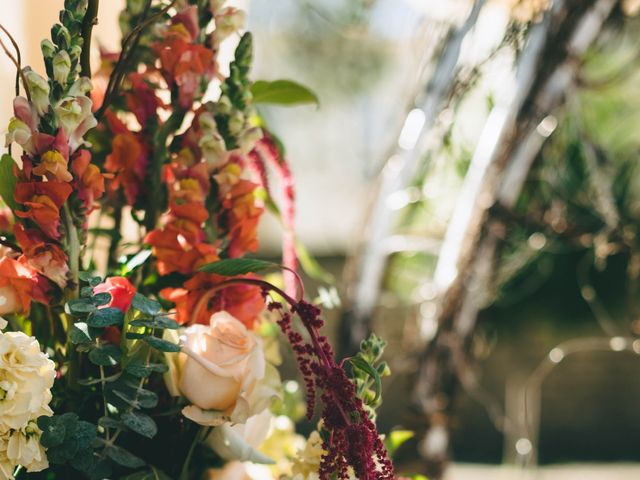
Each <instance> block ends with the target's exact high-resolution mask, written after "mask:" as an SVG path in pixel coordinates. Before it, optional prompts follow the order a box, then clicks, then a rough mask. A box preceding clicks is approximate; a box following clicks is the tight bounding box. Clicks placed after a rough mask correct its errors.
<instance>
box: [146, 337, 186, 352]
mask: <svg viewBox="0 0 640 480" xmlns="http://www.w3.org/2000/svg"><path fill="white" fill-rule="evenodd" d="M142 340H143V341H145V342H147V343H148V344H149V345H151V346H152V347H153V348H155V349H156V350H160V351H161V352H179V351H180V345H178V344H177V343H173V342H169V341H167V340H163V339H162V338H158V337H144V338H143V339H142Z"/></svg>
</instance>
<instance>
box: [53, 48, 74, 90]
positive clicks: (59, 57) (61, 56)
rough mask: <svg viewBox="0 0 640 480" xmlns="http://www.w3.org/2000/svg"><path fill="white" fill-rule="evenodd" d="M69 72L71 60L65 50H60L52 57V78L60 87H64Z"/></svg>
mask: <svg viewBox="0 0 640 480" xmlns="http://www.w3.org/2000/svg"><path fill="white" fill-rule="evenodd" d="M70 71H71V58H69V54H68V53H67V52H66V51H65V50H60V51H59V52H58V53H56V56H55V57H53V78H54V80H55V81H56V82H58V83H59V84H60V85H65V84H66V83H67V79H68V78H69V72H70Z"/></svg>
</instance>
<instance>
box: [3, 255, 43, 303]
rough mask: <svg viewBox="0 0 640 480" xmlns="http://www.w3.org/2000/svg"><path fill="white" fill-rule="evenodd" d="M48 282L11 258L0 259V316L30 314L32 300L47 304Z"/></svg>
mask: <svg viewBox="0 0 640 480" xmlns="http://www.w3.org/2000/svg"><path fill="white" fill-rule="evenodd" d="M46 289H47V285H46V281H45V280H44V279H42V278H41V277H39V276H38V274H37V272H36V271H35V270H33V269H32V268H30V267H29V266H28V265H25V264H24V263H22V262H19V261H18V260H15V259H14V258H11V257H6V256H5V257H2V258H0V315H6V314H9V313H28V312H29V309H30V306H31V300H36V301H38V302H42V303H47V298H46Z"/></svg>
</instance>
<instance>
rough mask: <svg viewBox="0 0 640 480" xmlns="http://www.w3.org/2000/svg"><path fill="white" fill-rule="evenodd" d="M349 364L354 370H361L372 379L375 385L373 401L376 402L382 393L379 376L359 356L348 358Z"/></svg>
mask: <svg viewBox="0 0 640 480" xmlns="http://www.w3.org/2000/svg"><path fill="white" fill-rule="evenodd" d="M349 362H350V363H351V365H353V367H354V368H357V369H359V370H362V371H363V372H365V373H366V374H367V375H369V376H370V377H371V378H373V381H374V384H375V390H374V391H375V398H374V400H373V401H374V402H377V401H378V399H379V398H380V395H381V393H382V380H380V374H379V373H378V371H377V370H376V369H375V368H373V367H372V366H371V364H370V363H369V362H367V361H366V360H364V359H363V358H362V357H360V356H355V357H352V358H350V359H349Z"/></svg>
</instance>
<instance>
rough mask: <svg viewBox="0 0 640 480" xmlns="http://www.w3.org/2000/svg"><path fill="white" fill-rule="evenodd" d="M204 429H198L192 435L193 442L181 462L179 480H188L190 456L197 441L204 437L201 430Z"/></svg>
mask: <svg viewBox="0 0 640 480" xmlns="http://www.w3.org/2000/svg"><path fill="white" fill-rule="evenodd" d="M205 430H206V429H204V428H200V429H198V431H197V432H196V434H195V436H194V437H193V442H191V446H190V447H189V451H188V452H187V457H186V458H185V459H184V463H183V464H182V470H181V471H180V478H179V480H189V465H190V464H191V457H193V452H194V451H195V449H196V446H197V445H198V443H200V441H201V440H202V439H203V438H204V436H203V435H202V432H203V431H205Z"/></svg>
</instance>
